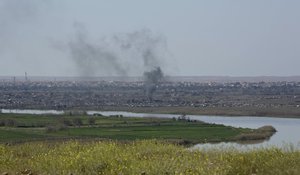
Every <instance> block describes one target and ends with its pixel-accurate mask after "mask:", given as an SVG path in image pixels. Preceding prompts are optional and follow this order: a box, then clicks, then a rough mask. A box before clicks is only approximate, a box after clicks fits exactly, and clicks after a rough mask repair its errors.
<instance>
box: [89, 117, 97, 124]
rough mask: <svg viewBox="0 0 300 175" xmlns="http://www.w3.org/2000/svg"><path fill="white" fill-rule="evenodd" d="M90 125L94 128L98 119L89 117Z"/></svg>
mask: <svg viewBox="0 0 300 175" xmlns="http://www.w3.org/2000/svg"><path fill="white" fill-rule="evenodd" d="M88 123H89V125H90V126H93V125H95V124H96V118H95V117H89V118H88Z"/></svg>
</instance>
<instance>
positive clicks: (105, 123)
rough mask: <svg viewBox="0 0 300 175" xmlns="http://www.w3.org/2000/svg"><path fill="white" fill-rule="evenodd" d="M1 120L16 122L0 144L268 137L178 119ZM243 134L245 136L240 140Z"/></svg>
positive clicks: (0, 130) (1, 134)
mask: <svg viewBox="0 0 300 175" xmlns="http://www.w3.org/2000/svg"><path fill="white" fill-rule="evenodd" d="M0 120H12V121H14V122H13V123H15V125H14V126H10V127H7V126H3V127H0V142H10V141H11V142H15V141H30V140H37V139H60V138H80V139H90V138H105V139H113V140H136V139H162V140H164V139H167V140H173V141H176V142H183V141H184V142H187V143H200V142H218V141H236V140H247V138H248V136H251V138H254V139H257V138H259V139H264V138H267V137H268V134H265V135H263V136H264V137H263V138H261V137H256V133H255V132H253V131H254V130H251V129H242V128H233V127H228V126H224V125H217V124H207V123H203V122H199V121H191V120H188V119H185V120H182V119H181V120H177V119H175V118H174V119H167V118H134V117H133V118H131V117H122V116H112V117H105V116H67V115H62V116H55V115H28V114H27V115H21V114H7V115H5V114H1V115H0ZM261 132H263V131H261ZM247 133H251V135H250V134H247ZM240 135H242V137H239V136H240Z"/></svg>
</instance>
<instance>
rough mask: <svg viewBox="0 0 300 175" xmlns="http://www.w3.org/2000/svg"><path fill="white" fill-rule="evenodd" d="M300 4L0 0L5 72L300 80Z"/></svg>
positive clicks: (0, 55)
mask: <svg viewBox="0 0 300 175" xmlns="http://www.w3.org/2000/svg"><path fill="white" fill-rule="evenodd" d="M299 8H300V2H299V1H292V0H287V1H280V0H272V1H259V0H254V1H226V2H225V1H201V0H200V1H199V0H191V1H188V2H186V1H171V0H166V1H163V2H162V1H158V0H153V1H139V0H129V1H124V2H123V1H122V2H120V1H114V0H113V1H102V0H89V1H79V0H0V75H1V76H20V75H24V73H25V72H27V73H28V75H29V76H34V75H35V76H89V77H93V76H143V75H144V72H149V71H150V72H151V71H153V70H155V68H157V67H160V68H161V70H162V72H163V73H164V74H165V75H168V76H202V75H214V76H215V75H221V76H261V75H266V76H270V75H275V76H291V75H300V69H299V68H298V65H300V43H299V42H300V33H299V31H300V23H299V22H298V21H299V18H300V11H299Z"/></svg>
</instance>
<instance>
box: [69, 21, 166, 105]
mask: <svg viewBox="0 0 300 175" xmlns="http://www.w3.org/2000/svg"><path fill="white" fill-rule="evenodd" d="M74 27H75V31H76V33H75V36H74V37H73V39H72V40H71V41H70V42H69V44H68V46H69V50H70V53H71V54H70V55H71V58H72V60H73V61H74V63H75V65H76V66H77V68H78V70H79V71H80V74H81V75H82V76H95V75H97V73H99V72H101V73H103V72H105V73H106V74H107V73H108V74H110V75H117V76H127V75H130V73H132V72H133V70H136V69H141V71H142V72H141V74H143V77H144V83H145V93H146V95H147V97H148V98H149V99H152V95H153V93H154V92H155V90H156V88H157V85H158V84H159V83H160V82H161V81H162V80H163V71H162V70H161V64H163V63H162V60H163V58H164V54H165V52H166V40H165V39H164V37H162V36H161V35H155V34H153V33H152V32H151V31H150V30H149V29H143V30H139V31H135V32H132V33H126V34H116V35H114V36H113V37H110V38H109V37H106V39H105V40H104V39H102V40H100V41H99V40H98V41H97V42H96V41H92V40H90V39H89V37H88V32H87V30H86V29H85V27H84V25H82V24H80V23H76V24H75V25H74Z"/></svg>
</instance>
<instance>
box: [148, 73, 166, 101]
mask: <svg viewBox="0 0 300 175" xmlns="http://www.w3.org/2000/svg"><path fill="white" fill-rule="evenodd" d="M163 76H164V75H163V72H162V71H161V69H160V67H157V68H155V69H153V70H152V71H148V72H144V82H145V93H146V95H147V97H148V99H149V100H150V101H152V97H153V93H154V92H155V91H156V88H157V86H158V85H159V83H160V82H161V81H162V80H163Z"/></svg>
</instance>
